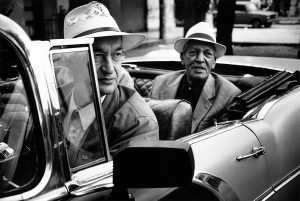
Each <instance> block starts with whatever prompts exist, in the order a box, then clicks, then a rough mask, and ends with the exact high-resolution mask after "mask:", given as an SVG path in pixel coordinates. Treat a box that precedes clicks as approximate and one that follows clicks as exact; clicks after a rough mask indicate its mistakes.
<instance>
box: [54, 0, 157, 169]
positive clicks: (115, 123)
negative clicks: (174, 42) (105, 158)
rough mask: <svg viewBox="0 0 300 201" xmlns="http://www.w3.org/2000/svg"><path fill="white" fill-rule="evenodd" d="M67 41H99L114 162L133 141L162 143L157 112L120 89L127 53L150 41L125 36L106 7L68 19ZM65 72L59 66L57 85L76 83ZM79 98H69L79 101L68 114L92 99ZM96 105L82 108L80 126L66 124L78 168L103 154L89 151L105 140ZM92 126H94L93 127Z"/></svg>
mask: <svg viewBox="0 0 300 201" xmlns="http://www.w3.org/2000/svg"><path fill="white" fill-rule="evenodd" d="M64 37H65V38H79V37H93V38H95V41H94V44H93V50H94V58H95V64H96V70H97V77H98V82H99V90H100V95H101V102H102V109H103V115H104V119H105V126H106V131H107V139H108V144H109V148H110V151H111V154H112V156H114V155H115V154H116V153H117V152H118V151H119V150H120V149H122V148H124V147H125V146H126V145H127V143H128V142H129V141H130V140H132V139H137V140H158V123H157V120H156V117H155V115H154V113H153V111H152V110H151V108H150V107H149V106H148V104H147V103H146V102H145V101H144V99H143V98H142V97H141V96H140V95H139V94H138V93H137V92H136V91H135V90H133V89H131V88H129V87H125V86H123V85H122V84H120V83H119V76H120V71H119V70H120V68H121V64H122V61H123V59H124V57H125V53H124V52H125V51H127V50H130V49H132V48H135V47H137V46H138V45H140V44H141V43H142V42H143V40H144V39H145V35H143V34H137V33H126V32H122V31H121V30H120V29H119V27H118V25H117V23H116V21H115V20H114V18H113V17H112V16H111V15H110V13H109V11H108V9H107V8H106V7H105V6H104V5H103V4H101V3H99V2H96V1H93V2H90V3H88V4H85V5H82V6H79V7H77V8H75V9H73V10H71V11H70V12H69V13H68V14H67V15H66V16H65V21H64ZM61 69H62V68H61V66H57V69H56V79H57V80H60V81H61V80H64V78H66V77H70V76H69V75H68V71H67V70H61ZM122 74H123V73H122ZM69 80H70V82H69V83H71V82H72V81H74V80H72V78H71V79H69ZM64 81H65V80H64ZM66 83H67V84H68V82H65V83H60V84H61V86H66ZM58 84H59V83H58ZM74 85H75V84H74ZM75 86H76V85H75ZM64 89H66V87H61V88H60V89H59V90H61V91H62V92H61V94H70V93H69V92H68V91H64ZM73 91H74V92H76V93H78V92H79V93H80V92H83V93H84V92H85V93H86V91H87V90H85V91H83V90H78V89H77V90H76V89H75V90H73ZM74 92H73V93H72V95H71V96H72V97H73V98H71V99H68V98H65V99H67V100H73V101H72V102H70V103H69V106H68V109H67V113H70V114H71V113H73V112H74V108H76V107H77V104H78V103H80V102H87V101H86V100H84V99H87V98H86V97H87V96H85V97H83V96H82V95H77V94H75V93H74ZM78 97H79V98H78ZM70 104H71V105H70ZM93 104H94V103H93V102H91V103H88V104H85V105H86V106H84V107H82V106H80V107H78V110H80V111H81V112H79V114H80V115H77V116H79V117H78V118H77V120H76V122H77V123H76V125H74V126H72V119H71V118H65V121H64V123H66V124H65V125H68V124H69V125H70V126H69V127H68V126H65V127H64V133H65V136H66V139H67V140H68V141H69V144H70V146H69V150H68V156H69V160H70V164H71V166H72V167H76V166H79V165H82V164H85V163H88V162H91V161H93V160H94V159H95V156H97V154H98V153H94V151H93V149H92V148H91V147H89V145H93V146H95V143H93V139H96V138H97V137H98V136H97V135H99V133H97V132H95V129H94V127H95V126H93V124H94V123H95V122H93V121H94V120H95V112H93V111H90V110H89V109H90V108H94V107H93ZM91 106H92V107H91ZM71 108H72V109H71ZM83 111H85V112H83ZM69 116H71V115H69ZM66 117H68V115H66ZM66 119H67V120H66ZM78 119H79V120H78ZM87 119H90V122H87ZM91 120H93V121H92V122H91ZM66 121H68V122H66ZM78 121H79V122H81V123H80V124H82V126H80V124H79V127H80V128H78V129H76V126H77V125H78ZM74 122H75V120H74ZM84 124H87V125H84ZM89 124H90V125H89ZM83 128H86V129H83ZM73 131H75V132H73ZM98 138H99V137H98ZM99 146H100V145H99Z"/></svg>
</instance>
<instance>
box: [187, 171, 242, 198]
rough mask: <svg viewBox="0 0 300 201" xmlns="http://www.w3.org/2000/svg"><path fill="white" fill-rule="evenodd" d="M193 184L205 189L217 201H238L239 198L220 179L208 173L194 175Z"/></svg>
mask: <svg viewBox="0 0 300 201" xmlns="http://www.w3.org/2000/svg"><path fill="white" fill-rule="evenodd" d="M192 182H193V183H195V184H198V185H200V186H203V187H205V188H206V189H208V190H209V191H210V192H212V193H213V194H214V195H215V196H217V197H218V199H219V200H222V201H239V200H240V199H239V197H238V196H237V194H236V193H235V192H234V190H233V189H232V188H231V187H230V186H229V185H228V184H227V183H226V182H225V181H223V180H222V179H220V178H218V177H216V176H213V175H211V174H209V173H205V172H199V173H197V174H195V176H194V178H193V181H192Z"/></svg>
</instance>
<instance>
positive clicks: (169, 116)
mask: <svg viewBox="0 0 300 201" xmlns="http://www.w3.org/2000/svg"><path fill="white" fill-rule="evenodd" d="M145 100H146V102H148V104H149V105H150V107H151V109H152V110H153V112H154V114H155V115H156V118H157V121H158V124H159V138H160V140H176V139H178V138H180V137H183V136H186V135H189V134H191V125H192V114H193V113H192V107H191V105H190V104H189V103H188V102H187V101H185V100H180V99H167V100H156V99H151V98H146V99H145Z"/></svg>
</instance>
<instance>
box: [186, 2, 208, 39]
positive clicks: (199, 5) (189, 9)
mask: <svg viewBox="0 0 300 201" xmlns="http://www.w3.org/2000/svg"><path fill="white" fill-rule="evenodd" d="M183 5H184V11H183V19H184V20H183V26H184V30H183V32H184V35H185V34H186V32H187V31H188V30H189V29H190V28H191V27H192V26H194V25H195V24H197V23H198V22H204V21H206V15H207V12H208V11H209V8H210V5H211V0H185V1H184V4H183Z"/></svg>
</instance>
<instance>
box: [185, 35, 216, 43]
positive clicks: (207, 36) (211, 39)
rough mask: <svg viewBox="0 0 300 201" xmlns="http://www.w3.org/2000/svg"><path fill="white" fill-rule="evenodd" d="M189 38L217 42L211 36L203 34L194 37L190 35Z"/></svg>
mask: <svg viewBox="0 0 300 201" xmlns="http://www.w3.org/2000/svg"><path fill="white" fill-rule="evenodd" d="M187 38H203V39H206V40H210V41H212V42H215V40H214V39H213V38H212V37H211V36H209V35H207V34H203V33H194V34H192V35H189V36H188V37H187Z"/></svg>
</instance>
